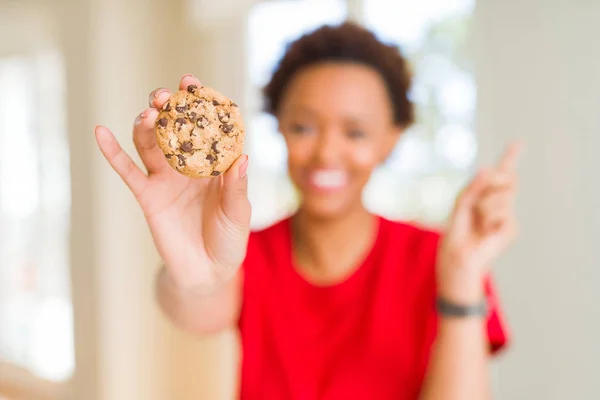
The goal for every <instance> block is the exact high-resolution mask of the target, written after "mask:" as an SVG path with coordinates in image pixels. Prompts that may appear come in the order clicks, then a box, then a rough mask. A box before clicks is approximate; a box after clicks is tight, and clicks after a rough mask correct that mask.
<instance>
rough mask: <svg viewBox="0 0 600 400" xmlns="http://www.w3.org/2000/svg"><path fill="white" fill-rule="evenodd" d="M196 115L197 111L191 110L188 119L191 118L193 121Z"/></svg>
mask: <svg viewBox="0 0 600 400" xmlns="http://www.w3.org/2000/svg"><path fill="white" fill-rule="evenodd" d="M197 116H198V114H197V113H195V112H193V111H192V112H191V113H190V119H191V120H193V121H195V120H196V117H197Z"/></svg>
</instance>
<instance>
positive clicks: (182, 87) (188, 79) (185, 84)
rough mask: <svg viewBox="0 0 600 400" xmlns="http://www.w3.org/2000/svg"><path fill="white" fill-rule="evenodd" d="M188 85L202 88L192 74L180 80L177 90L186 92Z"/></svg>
mask: <svg viewBox="0 0 600 400" xmlns="http://www.w3.org/2000/svg"><path fill="white" fill-rule="evenodd" d="M190 85H194V86H197V87H199V88H200V87H202V84H201V83H200V81H199V80H198V78H196V77H195V76H194V75H192V74H188V75H184V76H183V77H182V78H181V82H180V83H179V90H187V88H188V86H190Z"/></svg>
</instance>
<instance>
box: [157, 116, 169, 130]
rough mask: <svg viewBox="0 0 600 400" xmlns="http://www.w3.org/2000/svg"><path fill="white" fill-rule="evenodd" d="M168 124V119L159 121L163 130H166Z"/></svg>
mask: <svg viewBox="0 0 600 400" xmlns="http://www.w3.org/2000/svg"><path fill="white" fill-rule="evenodd" d="M168 123H169V121H167V119H166V118H161V119H159V120H158V125H160V126H161V127H163V128H166V127H167V124H168Z"/></svg>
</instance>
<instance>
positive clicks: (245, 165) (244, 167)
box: [240, 154, 248, 178]
mask: <svg viewBox="0 0 600 400" xmlns="http://www.w3.org/2000/svg"><path fill="white" fill-rule="evenodd" d="M244 158H245V160H244V162H243V163H242V165H240V178H243V177H245V176H246V171H247V170H248V156H247V155H245V154H244Z"/></svg>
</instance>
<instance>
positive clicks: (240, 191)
mask: <svg viewBox="0 0 600 400" xmlns="http://www.w3.org/2000/svg"><path fill="white" fill-rule="evenodd" d="M247 170H248V156H247V155H245V154H243V155H242V156H241V157H239V158H238V159H237V160H235V162H234V163H233V164H232V165H231V167H229V169H228V170H227V172H225V174H224V176H223V196H222V197H221V202H222V207H223V212H224V213H225V215H226V216H227V218H229V219H230V221H231V222H232V223H234V224H235V225H236V226H238V227H240V228H246V227H247V226H248V225H249V224H250V202H249V201H248V176H247V175H246V171H247Z"/></svg>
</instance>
